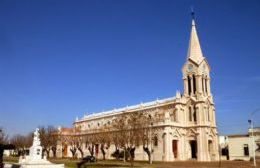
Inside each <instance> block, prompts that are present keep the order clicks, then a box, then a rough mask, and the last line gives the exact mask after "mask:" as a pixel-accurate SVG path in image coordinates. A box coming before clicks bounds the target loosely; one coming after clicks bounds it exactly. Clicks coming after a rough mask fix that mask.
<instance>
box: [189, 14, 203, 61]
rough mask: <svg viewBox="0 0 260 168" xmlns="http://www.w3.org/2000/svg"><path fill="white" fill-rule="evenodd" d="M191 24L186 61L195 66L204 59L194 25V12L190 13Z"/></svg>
mask: <svg viewBox="0 0 260 168" xmlns="http://www.w3.org/2000/svg"><path fill="white" fill-rule="evenodd" d="M191 16H192V22H191V33H190V42H189V49H188V55H187V59H190V60H192V61H193V62H195V63H196V64H200V63H201V61H202V60H203V59H204V57H203V54H202V51H201V48H200V42H199V38H198V35H197V31H196V24H195V19H194V12H193V11H192V12H191Z"/></svg>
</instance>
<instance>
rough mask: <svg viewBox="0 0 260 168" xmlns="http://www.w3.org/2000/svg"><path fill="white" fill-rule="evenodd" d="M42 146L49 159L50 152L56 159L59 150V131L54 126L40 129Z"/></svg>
mask: <svg viewBox="0 0 260 168" xmlns="http://www.w3.org/2000/svg"><path fill="white" fill-rule="evenodd" d="M39 133H40V139H41V145H42V147H43V152H46V154H47V157H49V156H50V151H52V152H53V156H54V157H56V150H57V141H58V137H57V129H56V128H55V127H53V126H47V127H44V126H41V127H40V128H39Z"/></svg>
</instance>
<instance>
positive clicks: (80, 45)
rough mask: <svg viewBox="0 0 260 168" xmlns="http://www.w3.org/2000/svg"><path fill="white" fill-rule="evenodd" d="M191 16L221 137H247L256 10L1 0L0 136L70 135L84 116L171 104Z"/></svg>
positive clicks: (254, 76)
mask: <svg viewBox="0 0 260 168" xmlns="http://www.w3.org/2000/svg"><path fill="white" fill-rule="evenodd" d="M190 6H194V9H195V12H196V24H197V31H198V35H199V38H200V42H201V46H202V51H203V54H204V56H205V57H206V58H207V60H208V62H209V64H210V66H211V70H212V72H211V78H212V83H211V87H212V93H213V95H214V101H215V104H216V116H217V124H218V129H219V132H220V134H234V133H245V132H246V129H247V127H248V124H247V119H248V118H249V115H250V113H251V112H252V111H253V110H255V109H256V108H259V107H260V70H259V68H260V45H259V39H260V21H259V18H260V1H258V0H250V1H247V0H225V1H224V0H223V1H221V0H211V1H203V0H196V1H195V0H163V1H160V0H131V1H130V0H123V1H122V0H118V1H115V0H110V1H108V0H88V1H67V0H62V1H61V0H56V1H52V0H44V1H43V0H38V1H33V0H24V1H21V0H16V1H15V0H0V77H1V78H0V79H1V80H0V81H1V82H0V126H1V127H4V128H5V130H6V131H7V132H8V133H9V134H11V135H12V134H15V133H22V134H23V133H27V132H29V131H31V130H34V129H35V127H37V126H39V125H55V126H59V125H61V126H67V127H69V126H71V125H72V122H73V120H74V119H75V117H76V116H79V117H82V116H83V115H84V114H85V113H93V112H99V111H103V110H110V109H113V108H116V107H122V106H126V105H133V104H138V103H140V102H146V101H151V100H155V99H156V98H166V97H171V96H174V95H175V92H176V90H177V89H178V90H183V88H182V74H181V68H182V65H183V64H184V62H185V60H186V55H187V48H188V40H189V34H190V25H191V17H190ZM259 118H260V112H257V113H256V114H255V115H254V120H255V123H256V125H258V126H260V119H259Z"/></svg>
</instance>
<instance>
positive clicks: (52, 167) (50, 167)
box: [4, 163, 64, 168]
mask: <svg viewBox="0 0 260 168" xmlns="http://www.w3.org/2000/svg"><path fill="white" fill-rule="evenodd" d="M4 168H64V164H52V163H49V164H48V163H46V164H5V165H4Z"/></svg>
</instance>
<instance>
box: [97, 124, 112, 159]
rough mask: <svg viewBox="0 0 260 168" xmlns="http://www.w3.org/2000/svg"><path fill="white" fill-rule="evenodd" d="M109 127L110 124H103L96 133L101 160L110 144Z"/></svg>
mask: <svg viewBox="0 0 260 168" xmlns="http://www.w3.org/2000/svg"><path fill="white" fill-rule="evenodd" d="M110 129H111V127H110V126H108V125H104V126H103V127H102V128H101V129H100V131H99V133H98V134H97V135H96V136H97V140H98V143H99V144H100V150H101V152H102V155H103V160H106V150H108V149H109V147H110V144H111V132H109V130H110Z"/></svg>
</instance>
